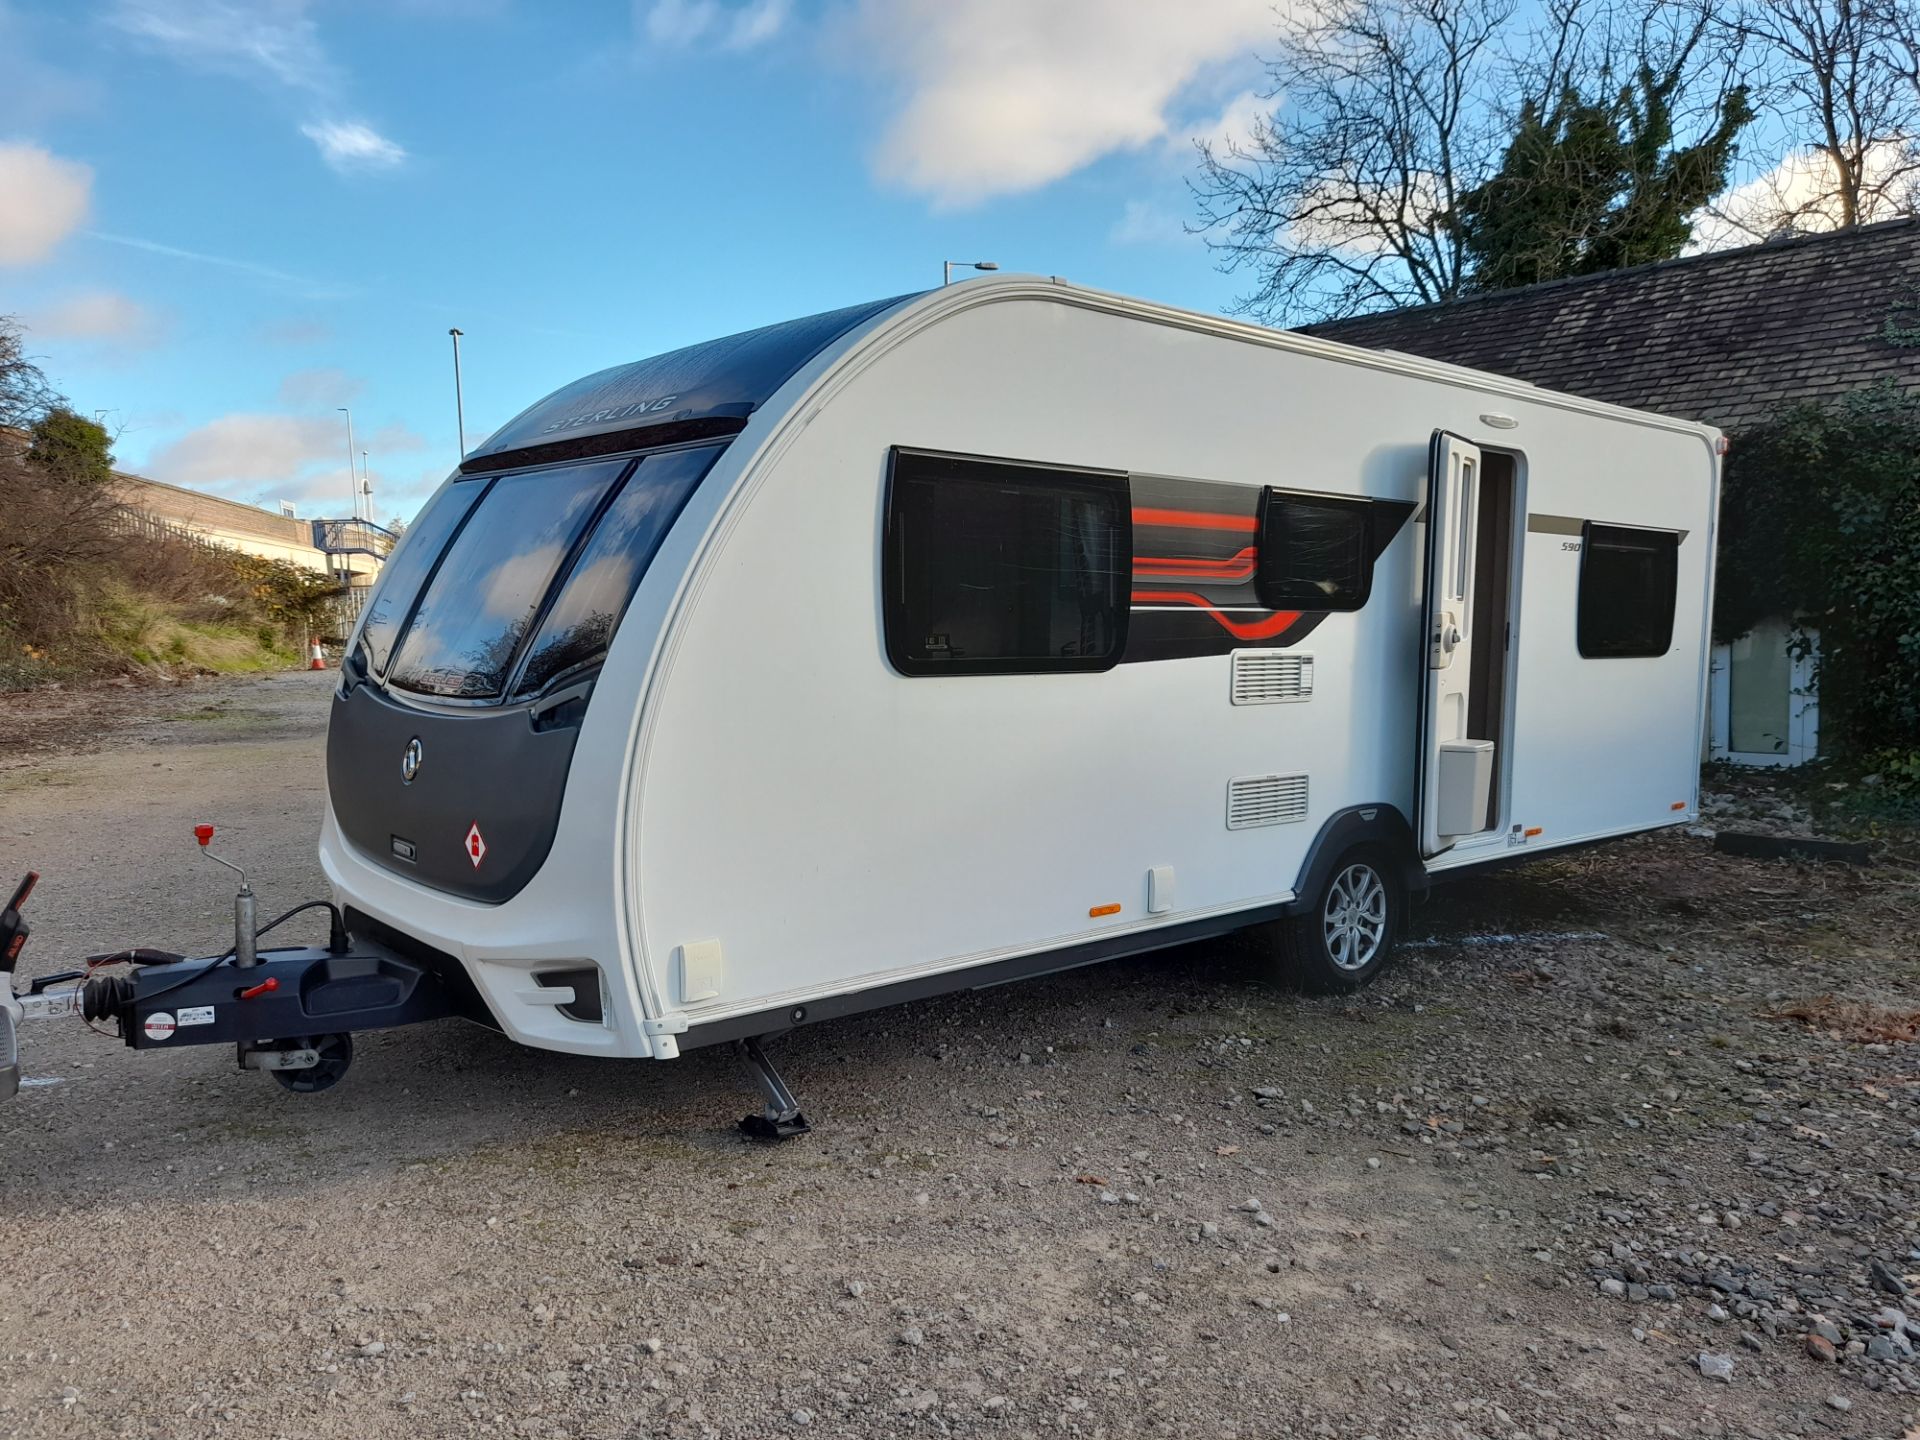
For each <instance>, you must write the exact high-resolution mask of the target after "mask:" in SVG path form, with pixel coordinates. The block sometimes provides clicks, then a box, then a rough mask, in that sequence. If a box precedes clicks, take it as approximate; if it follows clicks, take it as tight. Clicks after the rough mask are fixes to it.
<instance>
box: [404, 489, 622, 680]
mask: <svg viewBox="0 0 1920 1440" xmlns="http://www.w3.org/2000/svg"><path fill="white" fill-rule="evenodd" d="M627 464H628V462H627V461H625V460H607V461H601V462H599V463H598V464H592V465H576V466H569V467H566V468H564V469H558V470H529V471H524V472H522V473H520V474H518V475H507V476H503V477H502V478H501V479H498V480H496V481H494V482H493V485H492V487H491V488H490V489H489V490H488V491H487V494H486V498H485V499H484V500H483V501H482V502H481V504H480V506H479V508H478V509H477V510H475V511H474V514H473V518H472V519H471V520H470V521H469V522H468V523H467V525H466V527H465V528H464V529H463V530H461V532H460V534H459V536H458V537H457V538H456V539H455V540H454V542H453V544H452V546H451V547H450V548H449V549H448V551H447V555H446V559H444V560H443V561H441V562H440V569H439V570H438V572H437V573H435V575H434V577H433V580H432V581H431V583H429V584H428V586H427V591H426V594H425V595H424V596H422V597H421V600H420V606H419V609H418V610H417V611H415V613H414V618H413V623H412V624H411V625H409V626H408V627H407V633H406V637H405V638H404V639H403V640H402V641H401V642H400V647H399V650H398V653H397V654H396V655H395V657H394V662H393V668H392V670H391V671H390V672H389V673H388V676H387V680H388V683H389V684H392V685H397V686H399V687H400V688H402V689H405V690H413V691H417V692H419V693H421V694H425V695H445V696H452V697H458V698H462V699H478V698H485V697H489V696H495V695H498V694H499V693H500V692H501V690H503V689H504V688H505V686H506V682H507V675H508V673H509V672H510V671H511V669H512V668H513V661H514V657H515V655H516V654H517V653H518V652H519V649H520V642H521V641H522V640H524V639H525V638H526V635H527V630H528V628H529V627H530V626H531V625H532V624H533V619H534V615H535V613H536V612H537V611H538V609H539V606H540V601H541V599H542V598H543V597H544V596H545V595H546V593H547V589H548V587H549V586H551V585H552V584H553V577H554V576H555V575H556V574H558V573H559V571H560V567H561V566H562V565H564V564H565V563H566V560H567V557H568V555H570V554H571V553H572V551H573V547H574V544H575V542H576V541H578V540H579V538H580V535H581V532H582V531H584V530H585V529H586V526H587V522H588V521H590V520H591V519H592V518H593V516H594V514H595V512H596V511H597V510H598V509H599V506H600V502H601V500H602V499H604V498H605V496H606V493H607V490H608V489H609V487H611V486H612V484H613V482H614V481H615V480H616V479H618V478H619V476H620V473H621V471H623V470H625V469H626V467H627Z"/></svg>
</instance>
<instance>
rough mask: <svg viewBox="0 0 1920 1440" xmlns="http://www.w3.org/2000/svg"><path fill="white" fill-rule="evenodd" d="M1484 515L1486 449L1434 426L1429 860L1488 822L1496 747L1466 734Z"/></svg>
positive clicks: (1425, 737) (1425, 729) (1424, 772)
mask: <svg viewBox="0 0 1920 1440" xmlns="http://www.w3.org/2000/svg"><path fill="white" fill-rule="evenodd" d="M1479 514H1480V451H1479V448H1478V447H1477V446H1474V445H1471V444H1469V443H1468V442H1466V441H1465V440H1462V439H1461V438H1460V437H1459V436H1458V435H1449V434H1447V432H1446V431H1444V430H1436V431H1434V432H1433V444H1432V446H1431V448H1430V449H1429V451H1428V455H1427V563H1426V571H1425V574H1426V594H1425V600H1424V605H1423V616H1424V621H1425V623H1424V625H1423V627H1422V630H1423V633H1424V634H1425V636H1426V640H1427V643H1426V675H1425V677H1424V680H1425V683H1424V687H1423V688H1424V698H1423V701H1422V709H1421V719H1420V751H1419V760H1418V763H1417V766H1416V770H1415V795H1416V804H1417V806H1418V810H1419V818H1418V821H1417V823H1416V824H1415V826H1414V828H1415V829H1416V830H1417V831H1418V832H1419V836H1420V853H1421V855H1423V856H1428V857H1431V856H1434V855H1438V854H1440V853H1441V852H1442V851H1444V850H1446V849H1448V848H1450V847H1451V846H1452V845H1453V843H1454V841H1455V840H1456V839H1458V838H1459V837H1461V836H1463V835H1472V834H1475V833H1477V832H1479V831H1481V830H1484V829H1485V828H1486V827H1487V819H1486V816H1487V804H1488V799H1489V796H1490V794H1491V788H1492V784H1493V766H1494V759H1495V756H1494V749H1495V746H1494V742H1493V741H1491V740H1471V739H1468V738H1467V700H1468V695H1469V692H1470V690H1471V688H1472V677H1473V615H1472V613H1471V609H1472V605H1473V562H1474V549H1475V538H1476V536H1477V535H1478V533H1479Z"/></svg>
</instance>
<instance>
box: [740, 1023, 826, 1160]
mask: <svg viewBox="0 0 1920 1440" xmlns="http://www.w3.org/2000/svg"><path fill="white" fill-rule="evenodd" d="M734 1050H735V1052H736V1053H737V1054H738V1055H739V1056H740V1063H741V1064H742V1065H744V1066H745V1067H746V1071H747V1075H748V1076H749V1077H750V1078H751V1079H752V1081H753V1085H754V1088H755V1089H756V1090H758V1091H759V1092H760V1094H761V1096H762V1097H763V1098H764V1099H765V1100H766V1108H765V1109H763V1110H762V1111H761V1112H760V1113H759V1114H758V1115H749V1116H747V1117H746V1118H745V1119H743V1120H742V1121H741V1122H740V1129H741V1131H742V1132H743V1133H745V1134H747V1135H750V1136H752V1137H753V1138H754V1139H755V1140H791V1139H792V1138H793V1137H794V1136H796V1135H804V1134H806V1133H807V1132H808V1131H809V1130H811V1129H813V1127H812V1126H811V1125H809V1124H808V1123H807V1117H806V1116H804V1115H802V1114H801V1113H800V1106H799V1105H798V1104H797V1103H795V1101H794V1098H793V1092H792V1091H790V1090H789V1089H787V1082H786V1081H785V1080H783V1079H781V1078H780V1072H779V1071H778V1070H776V1069H774V1068H773V1062H772V1061H771V1060H769V1059H767V1054H766V1052H765V1051H764V1050H762V1049H761V1048H760V1042H759V1041H758V1040H741V1041H737V1042H736V1043H735V1045H734Z"/></svg>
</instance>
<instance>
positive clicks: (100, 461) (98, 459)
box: [27, 405, 113, 486]
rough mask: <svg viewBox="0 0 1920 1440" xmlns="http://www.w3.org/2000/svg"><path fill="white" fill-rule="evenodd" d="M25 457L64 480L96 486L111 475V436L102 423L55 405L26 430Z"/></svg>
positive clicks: (110, 477) (103, 483)
mask: <svg viewBox="0 0 1920 1440" xmlns="http://www.w3.org/2000/svg"><path fill="white" fill-rule="evenodd" d="M28 434H29V435H30V436H31V437H32V438H31V440H30V443H29V445H28V447H27V460H28V462H29V463H31V464H34V465H40V466H44V467H45V468H46V470H47V471H48V472H49V473H50V474H51V475H52V476H53V477H54V478H56V479H58V480H61V481H64V482H66V483H68V484H77V485H89V486H98V485H105V484H106V483H107V481H109V480H111V479H112V478H113V440H112V438H111V437H110V436H109V435H108V434H107V429H106V427H105V426H104V425H102V424H100V423H99V422H98V421H96V420H89V419H87V418H86V417H85V416H83V415H77V414H75V413H74V412H73V411H72V410H70V409H68V408H67V407H66V406H65V405H55V406H54V407H53V408H52V409H50V410H48V411H47V412H46V413H45V414H44V415H42V416H41V417H40V418H39V419H38V420H36V421H34V423H33V426H32V428H31V429H30V430H29V431H28Z"/></svg>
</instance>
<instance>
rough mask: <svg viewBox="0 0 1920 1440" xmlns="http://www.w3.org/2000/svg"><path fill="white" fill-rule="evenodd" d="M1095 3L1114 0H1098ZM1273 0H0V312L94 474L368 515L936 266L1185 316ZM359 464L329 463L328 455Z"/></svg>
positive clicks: (1208, 294)
mask: <svg viewBox="0 0 1920 1440" xmlns="http://www.w3.org/2000/svg"><path fill="white" fill-rule="evenodd" d="M1121 15H1124V16H1125V23H1115V21H1116V17H1117V16H1121ZM1272 25H1273V11H1272V0H1181V3H1178V4H1158V3H1154V4H1138V5H1135V4H1131V3H1130V4H1127V5H1125V6H1116V5H1115V4H1114V3H1113V0H1047V3H1037V0H633V3H631V4H622V3H614V0H574V3H564V4H556V3H547V0H99V3H94V4H79V3H73V0H0V314H10V315H15V316H18V317H19V318H20V319H21V320H22V321H23V323H25V324H26V325H27V327H28V331H29V333H28V349H29V352H30V353H31V354H33V355H35V356H37V357H38V358H39V360H40V363H41V364H42V366H43V368H44V369H45V370H46V372H47V374H48V376H49V378H50V379H51V380H53V381H54V382H55V384H56V385H58V387H59V388H60V389H61V390H63V391H64V392H65V393H66V394H67V395H68V396H69V397H71V400H72V403H73V404H74V407H75V408H76V409H78V410H80V411H81V412H82V413H93V412H101V418H102V419H103V421H104V422H105V423H106V425H107V426H108V428H109V429H110V430H112V431H113V432H115V434H116V435H117V437H118V438H117V440H116V446H115V453H116V455H117V457H118V459H119V462H120V464H121V465H122V467H123V468H125V469H128V470H132V471H134V472H136V473H140V474H145V475H150V476H153V477H155V478H157V479H162V480H168V481H172V482H174V483H177V484H184V485H190V486H194V487H196V488H200V489H204V490H209V491H212V492H214V493H217V494H222V495H226V496H229V497H231V498H234V499H240V500H246V501H251V502H254V503H259V504H264V505H266V506H268V507H269V508H277V506H278V504H279V502H281V501H283V500H290V501H293V502H295V503H296V504H297V505H298V506H299V513H300V514H302V515H303V516H305V515H328V514H330V515H338V514H344V513H345V512H346V507H347V504H348V496H349V487H350V481H349V477H348V470H347V463H348V462H347V439H346V428H345V421H346V417H345V416H343V415H342V414H341V413H340V412H339V410H338V408H337V407H339V406H342V405H345V406H349V407H350V408H351V413H352V423H353V428H354V436H355V442H356V444H355V448H356V449H364V450H365V451H366V452H367V466H368V472H369V475H370V479H371V483H372V486H373V492H374V509H375V513H376V515H377V516H378V517H379V518H382V519H385V518H388V517H390V516H398V517H401V518H410V517H411V516H412V514H413V513H414V511H415V510H416V509H417V507H418V505H419V504H420V502H421V501H422V500H423V499H424V498H425V497H426V495H427V494H428V493H429V492H430V491H431V489H432V488H433V486H434V485H436V484H437V483H438V482H439V481H440V480H441V479H442V478H443V477H444V476H445V475H446V474H447V473H448V471H449V470H450V469H451V467H452V466H453V464H454V463H455V462H456V460H457V459H458V454H459V446H458V442H457V439H456V423H455V410H454V395H453V377H452V361H451V352H450V341H449V338H448V335H447V330H448V327H450V326H458V327H459V328H460V329H461V330H463V331H464V332H465V338H464V339H463V340H462V341H461V346H462V350H461V359H462V368H463V373H464V380H465V397H466V433H467V443H468V446H469V448H471V447H472V446H474V445H477V444H478V443H479V442H480V440H481V439H483V438H484V437H485V435H486V434H487V433H488V432H489V431H491V430H492V429H494V428H495V427H497V426H498V425H500V424H502V423H503V422H505V421H506V420H507V419H509V418H511V417H512V416H513V415H514V414H515V413H517V412H518V411H519V410H520V409H522V408H523V407H525V406H526V405H528V404H530V403H531V402H533V401H535V400H537V399H539V398H540V397H541V396H542V395H544V394H546V393H547V392H548V391H550V390H552V389H554V388H556V387H557V386H559V385H562V384H564V383H566V382H567V381H569V380H572V379H575V378H577V377H578V376H581V375H584V374H587V373H589V372H591V371H594V370H597V369H600V368H603V367H605V366H608V365H614V364H619V363H622V362H625V361H628V360H633V359H637V358H640V357H642V356H646V355H650V354H655V353H658V352H660V351H663V350H669V349H672V348H674V347H676V346H679V345H684V344H689V343H692V342H695V341H698V340H702V339H707V338H711V337H713V336H718V335H725V334H729V333H732V332H734V331H737V330H742V329H748V328H751V327H753V326H756V325H762V324H767V323H770V322H773V321H777V320H782V319H786V318H790V317H792V316H796V315H804V314H808V313H811V312H813V311H817V310H824V309H830V308H833V307H835V306H839V305H844V304H850V303H853V302H856V301H860V300H864V299H870V298H876V297H879V296H884V295H891V294H898V293H901V292H904V291H908V290H914V289H919V288H923V287H926V286H929V285H934V284H938V283H939V281H940V266H941V262H942V261H943V260H948V259H953V260H972V259H989V260H994V261H997V262H998V263H999V264H1000V266H1001V267H1002V268H1003V269H1004V270H1008V271H1029V272H1037V273H1044V274H1055V275H1063V276H1066V277H1067V278H1069V279H1071V280H1074V281H1076V282H1078V283H1081V284H1086V285H1091V286H1094V287H1097V288H1101V289H1108V290H1116V291H1122V292H1125V293H1129V294H1137V295H1143V296H1147V297H1150V298H1153V299H1156V300H1162V301H1167V302H1170V303H1173V304H1176V305H1182V306H1187V307H1190V308H1195V309H1201V310H1221V309H1225V308H1227V307H1228V306H1229V305H1230V304H1231V302H1232V300H1233V298H1234V296H1235V294H1236V293H1237V286H1238V284H1239V283H1240V282H1237V281H1236V280H1235V279H1234V278H1233V277H1229V276H1224V275H1222V274H1220V273H1219V272H1218V270H1217V269H1216V268H1215V266H1214V264H1213V261H1212V259H1211V257H1210V256H1209V255H1208V253H1207V251H1206V248H1205V246H1204V245H1203V244H1202V242H1201V241H1200V240H1199V239H1198V238H1197V237H1195V236H1193V235H1190V234H1188V233H1186V231H1185V229H1184V226H1185V222H1186V221H1188V219H1189V218H1190V217H1191V213H1192V211H1191V202H1190V200H1189V197H1188V194H1187V190H1186V182H1187V179H1188V177H1189V176H1190V175H1191V174H1192V172H1193V164H1194V161H1193V145H1192V142H1193V138H1194V137H1196V136H1203V135H1216V134H1219V133H1221V131H1222V129H1223V127H1225V126H1230V125H1233V124H1234V123H1235V122H1236V119H1237V120H1238V121H1240V122H1244V119H1245V117H1246V116H1247V115H1248V113H1249V108H1250V107H1251V106H1253V105H1254V104H1255V103H1256V102H1255V100H1254V95H1255V93H1256V92H1257V91H1258V89H1259V88H1260V87H1261V83H1262V81H1261V70H1260V65H1259V61H1258V59H1257V55H1258V53H1259V50H1260V48H1261V46H1262V44H1263V42H1264V41H1265V40H1266V39H1268V38H1269V37H1271V35H1272V33H1273V31H1272ZM357 459H358V457H357V456H356V460H357Z"/></svg>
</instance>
